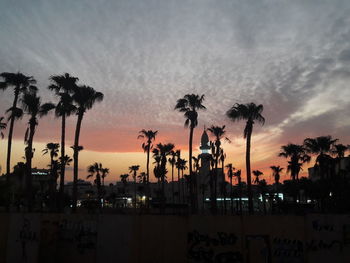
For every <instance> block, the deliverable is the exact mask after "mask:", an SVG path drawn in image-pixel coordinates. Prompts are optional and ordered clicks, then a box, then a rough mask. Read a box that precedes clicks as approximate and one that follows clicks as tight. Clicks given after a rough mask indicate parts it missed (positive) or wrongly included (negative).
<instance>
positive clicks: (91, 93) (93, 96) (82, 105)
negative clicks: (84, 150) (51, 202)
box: [73, 85, 103, 212]
mask: <svg viewBox="0 0 350 263" xmlns="http://www.w3.org/2000/svg"><path fill="white" fill-rule="evenodd" d="M73 92H74V93H73V101H74V102H75V103H76V107H77V113H76V114H77V116H78V119H77V124H76V128H75V136H74V147H73V150H74V154H73V161H74V167H73V212H75V211H76V208H77V194H78V192H77V191H78V188H77V187H78V185H77V183H78V158H79V137H80V129H81V123H82V121H83V117H84V114H85V112H86V111H87V110H89V109H91V108H92V107H93V106H94V104H95V103H96V102H100V101H102V100H103V94H102V93H101V92H97V91H95V90H94V89H93V88H91V87H89V86H85V85H84V86H77V87H75V88H74V91H73Z"/></svg>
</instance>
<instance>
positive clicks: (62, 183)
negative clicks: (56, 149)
mask: <svg viewBox="0 0 350 263" xmlns="http://www.w3.org/2000/svg"><path fill="white" fill-rule="evenodd" d="M65 138H66V115H65V114H64V113H63V115H62V127H61V174H60V192H59V195H60V210H62V209H63V207H64V173H65V161H64V156H65V140H66V139H65Z"/></svg>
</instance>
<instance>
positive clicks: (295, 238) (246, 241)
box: [0, 214, 350, 263]
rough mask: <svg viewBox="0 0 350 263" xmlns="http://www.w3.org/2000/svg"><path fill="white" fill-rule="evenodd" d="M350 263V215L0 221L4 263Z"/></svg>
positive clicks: (20, 217) (8, 217)
mask: <svg viewBox="0 0 350 263" xmlns="http://www.w3.org/2000/svg"><path fill="white" fill-rule="evenodd" d="M329 261H330V262H337V263H341V262H350V216H343V215H308V216H305V217H303V216H243V217H238V216H188V217H185V216H151V215H149V216H146V215H145V216H131V215H80V214H79V215H62V214H41V215H40V214H1V215H0V263H3V262H9V263H10V262H11V263H12V262H13V263H16V262H28V263H29V262H43V263H51V262H52V263H56V262H65V263H69V262H84V263H90V262H91V263H93V262H104V263H112V262H118V263H119V262H146V263H148V262H149V263H156V262H218V263H219V262H279V263H292V262H293V263H294V262H329Z"/></svg>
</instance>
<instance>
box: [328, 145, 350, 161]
mask: <svg viewBox="0 0 350 263" xmlns="http://www.w3.org/2000/svg"><path fill="white" fill-rule="evenodd" d="M347 150H348V147H347V146H346V145H344V144H341V143H339V144H334V145H333V149H332V150H331V152H332V154H334V155H335V156H336V157H337V158H338V159H341V158H344V156H345V152H346V151H347Z"/></svg>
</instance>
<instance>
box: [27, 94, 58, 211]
mask: <svg viewBox="0 0 350 263" xmlns="http://www.w3.org/2000/svg"><path fill="white" fill-rule="evenodd" d="M21 103H22V108H23V112H24V113H25V114H26V115H28V116H29V121H28V128H27V130H26V134H25V138H24V141H25V143H26V144H27V147H26V149H25V159H26V191H27V201H28V208H29V210H30V211H31V209H32V176H31V175H32V159H33V155H34V151H33V139H34V134H35V130H36V126H37V125H38V118H40V117H42V116H45V115H47V114H48V112H49V111H50V110H52V109H54V108H55V105H53V104H52V103H44V104H42V103H41V99H40V97H38V95H37V92H36V90H35V89H33V90H31V91H29V92H25V93H24V94H23V96H22V98H21Z"/></svg>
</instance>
